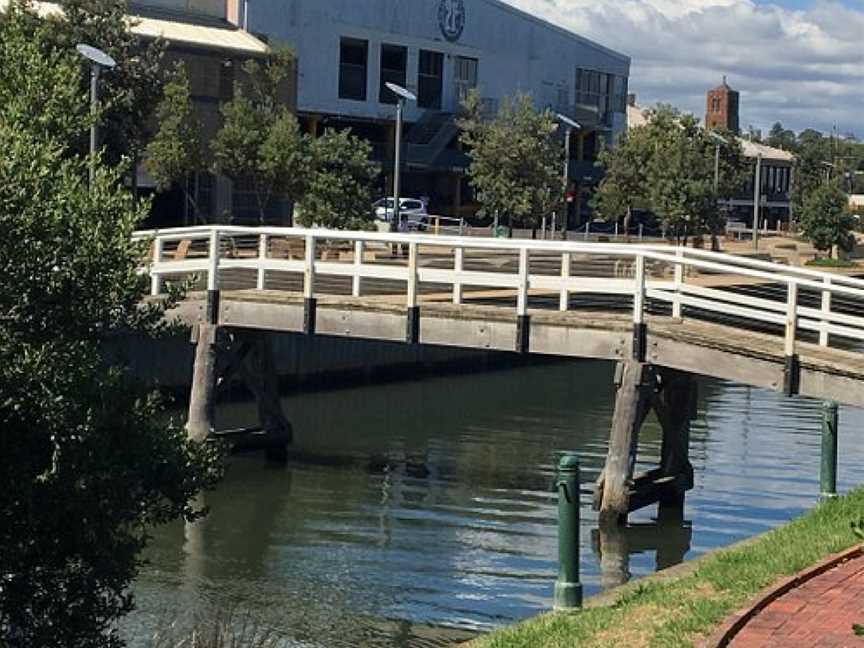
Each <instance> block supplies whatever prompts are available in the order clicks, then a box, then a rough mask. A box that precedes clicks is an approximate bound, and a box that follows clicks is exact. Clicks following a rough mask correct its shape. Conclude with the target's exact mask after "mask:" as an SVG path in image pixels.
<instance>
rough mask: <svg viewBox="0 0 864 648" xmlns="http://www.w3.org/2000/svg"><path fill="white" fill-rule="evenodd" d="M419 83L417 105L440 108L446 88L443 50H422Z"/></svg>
mask: <svg viewBox="0 0 864 648" xmlns="http://www.w3.org/2000/svg"><path fill="white" fill-rule="evenodd" d="M417 85H418V87H417V91H418V92H417V105H418V106H420V107H421V108H434V109H435V110H440V109H441V95H442V93H443V89H444V55H443V54H442V53H441V52H430V51H428V50H420V72H419V75H418V79H417Z"/></svg>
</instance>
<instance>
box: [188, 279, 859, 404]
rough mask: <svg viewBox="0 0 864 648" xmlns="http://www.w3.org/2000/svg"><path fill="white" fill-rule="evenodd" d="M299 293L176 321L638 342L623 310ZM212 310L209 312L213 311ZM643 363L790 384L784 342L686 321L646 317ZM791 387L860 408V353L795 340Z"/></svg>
mask: <svg viewBox="0 0 864 648" xmlns="http://www.w3.org/2000/svg"><path fill="white" fill-rule="evenodd" d="M309 301H310V300H304V299H303V296H302V295H301V294H299V293H286V292H284V291H278V292H277V291H259V290H242V291H222V292H221V294H220V297H219V303H218V305H217V308H218V313H212V314H211V317H209V318H208V317H207V307H208V301H207V296H206V295H205V294H201V293H198V294H192V295H190V296H189V299H188V300H187V301H186V302H184V303H183V304H182V305H181V306H180V307H179V308H178V309H177V311H176V313H175V314H176V315H177V316H178V317H179V318H180V319H181V321H183V322H184V323H186V324H188V325H191V326H194V325H197V324H202V323H207V322H208V320H209V321H211V322H212V321H215V322H218V324H219V326H221V327H227V328H238V329H257V330H267V331H273V332H286V333H307V334H311V333H315V334H318V335H331V336H338V337H348V338H365V339H373V340H384V341H393V342H409V343H417V344H432V345H442V346H459V347H465V348H472V349H489V350H499V351H510V352H513V351H519V352H528V353H538V354H545V355H557V356H562V357H572V358H596V359H604V360H611V361H625V360H631V359H633V358H634V345H636V344H639V343H640V341H639V340H637V339H636V337H635V336H634V332H633V322H632V317H631V315H630V314H629V313H604V312H572V311H571V312H556V311H549V310H538V311H530V312H529V316H528V317H527V318H519V317H517V316H516V315H514V313H513V310H512V308H509V307H507V306H490V305H479V304H470V303H469V304H461V305H453V304H447V303H440V302H423V301H422V300H421V304H420V306H419V308H418V309H416V311H414V312H411V311H410V310H409V311H407V312H406V308H405V306H404V304H398V303H394V301H393V300H392V299H388V298H387V297H383V296H381V297H361V298H352V297H341V296H339V297H335V296H334V297H321V298H319V299H317V300H315V301H314V303H313V304H312V306H311V311H312V312H311V313H310V303H309ZM213 316H215V317H213ZM646 324H647V327H646V328H647V330H646V334H645V353H644V362H646V363H648V364H651V365H654V366H657V367H664V368H668V369H674V370H679V371H685V372H688V373H692V374H699V375H704V376H710V377H713V378H720V379H725V380H730V381H734V382H737V383H741V384H745V385H751V386H753V387H759V388H764V389H769V390H774V391H778V392H782V391H786V390H788V385H789V377H788V375H787V374H788V371H789V367H788V362H787V358H786V356H785V353H784V345H783V340H782V339H781V338H778V337H777V336H775V335H770V334H767V333H759V332H755V331H746V330H742V329H740V328H733V327H731V326H724V325H723V324H717V323H711V322H705V321H699V320H694V319H685V320H675V319H673V318H672V317H668V316H653V317H652V316H648V317H647V319H646ZM797 351H798V358H799V363H800V366H799V367H796V374H797V375H796V376H795V381H794V382H795V393H797V394H800V395H801V396H805V397H808V398H815V399H824V400H834V401H838V402H841V403H844V404H847V405H853V406H864V389H861V386H862V384H864V382H862V381H864V358H862V356H861V354H860V353H854V352H851V351H844V350H840V349H836V348H829V347H820V346H819V345H817V344H807V343H804V342H801V343H799V345H798V349H797Z"/></svg>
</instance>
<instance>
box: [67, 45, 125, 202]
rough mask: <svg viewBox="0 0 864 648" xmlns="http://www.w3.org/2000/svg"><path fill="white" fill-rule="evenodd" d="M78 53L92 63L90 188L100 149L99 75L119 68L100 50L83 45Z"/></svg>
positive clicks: (94, 176)
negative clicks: (98, 117) (104, 70)
mask: <svg viewBox="0 0 864 648" xmlns="http://www.w3.org/2000/svg"><path fill="white" fill-rule="evenodd" d="M75 49H76V50H78V53H79V54H80V55H81V56H83V57H84V58H85V59H87V60H88V61H90V117H91V119H92V122H91V123H90V187H91V188H92V187H93V181H94V180H95V178H96V149H98V148H99V124H98V123H97V115H98V113H99V75H100V73H101V72H102V68H105V69H106V70H110V69H112V68H114V67H116V66H117V62H116V61H115V60H114V59H113V58H111V57H110V56H109V55H108V54H106V53H105V52H103V51H102V50H100V49H96V48H95V47H92V46H90V45H85V44H83V43H81V44H79V45H77V46H76V47H75Z"/></svg>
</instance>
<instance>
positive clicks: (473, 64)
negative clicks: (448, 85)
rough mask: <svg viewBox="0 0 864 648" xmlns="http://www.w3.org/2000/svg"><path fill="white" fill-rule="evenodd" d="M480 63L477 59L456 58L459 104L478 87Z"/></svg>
mask: <svg viewBox="0 0 864 648" xmlns="http://www.w3.org/2000/svg"><path fill="white" fill-rule="evenodd" d="M478 66H479V62H478V61H477V59H475V58H468V57H465V56H457V57H456V98H457V99H458V100H459V103H462V101H463V100H464V99H465V97H467V96H468V93H469V92H470V91H471V90H473V89H474V88H476V87H477V68H478Z"/></svg>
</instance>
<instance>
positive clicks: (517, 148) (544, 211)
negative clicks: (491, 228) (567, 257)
mask: <svg viewBox="0 0 864 648" xmlns="http://www.w3.org/2000/svg"><path fill="white" fill-rule="evenodd" d="M464 110H465V115H466V116H465V117H463V118H462V119H461V120H460V121H459V127H460V128H461V129H462V135H461V141H462V143H463V144H464V145H465V147H466V148H467V150H468V156H469V157H470V159H471V163H470V166H469V167H468V175H469V178H470V182H471V185H472V186H473V187H474V189H475V190H476V192H477V199H478V200H479V201H480V203H481V204H482V208H481V209H480V212H479V214H480V215H481V216H486V217H491V216H495V215H499V214H500V215H502V216H506V217H507V218H508V219H509V223H510V227H511V230H512V227H513V224H514V222H515V223H518V224H520V225H522V226H523V227H532V228H533V227H537V226H538V225H539V223H540V220H541V218H542V217H543V216H546V215H548V214H551V212H552V211H555V210H556V209H559V208H560V206H561V203H562V200H563V195H564V181H563V178H562V175H561V169H562V168H563V164H564V154H563V149H562V147H561V145H560V144H559V143H557V142H555V140H554V139H553V138H552V134H553V133H554V132H555V131H556V130H557V128H558V125H557V124H556V122H555V118H554V115H553V114H552V113H551V112H550V111H548V110H544V111H542V112H538V111H537V110H535V108H534V105H533V102H532V100H531V97H530V96H528V95H524V94H519V95H517V96H516V97H514V98H512V99H508V100H505V101H504V102H503V104H502V106H501V108H500V110H499V111H498V114H497V115H496V116H495V118H494V119H493V120H491V121H487V120H485V119H484V118H483V117H482V115H481V111H480V97H479V95H478V94H477V93H476V92H472V93H470V94H469V95H468V97H467V98H466V101H465V105H464Z"/></svg>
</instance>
